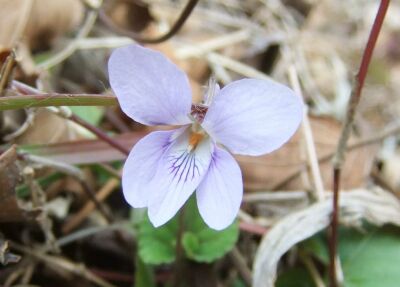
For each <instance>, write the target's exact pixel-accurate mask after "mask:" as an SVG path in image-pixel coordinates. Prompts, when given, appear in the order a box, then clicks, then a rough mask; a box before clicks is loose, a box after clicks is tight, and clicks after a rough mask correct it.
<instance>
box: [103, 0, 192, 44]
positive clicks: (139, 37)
mask: <svg viewBox="0 0 400 287" xmlns="http://www.w3.org/2000/svg"><path fill="white" fill-rule="evenodd" d="M197 2H199V0H189V1H188V3H187V4H186V6H185V8H184V9H183V11H182V13H181V14H180V15H179V17H178V20H176V22H175V23H174V25H173V26H172V27H171V29H170V30H169V31H168V32H167V33H165V34H164V35H161V36H158V37H155V38H147V37H144V36H142V35H140V34H137V33H135V32H132V31H128V30H125V29H122V28H120V27H118V26H117V25H115V24H114V22H113V21H112V20H111V19H110V18H109V17H108V16H107V14H106V13H105V12H104V10H101V11H100V13H99V17H100V20H101V21H102V22H103V23H104V24H105V25H106V26H108V27H109V28H110V29H112V30H114V31H115V32H117V33H118V34H120V35H124V36H127V37H130V38H132V39H134V40H135V41H137V42H140V43H149V44H157V43H161V42H164V41H166V40H168V39H169V38H171V37H172V36H174V35H175V34H176V33H178V31H179V30H180V29H181V28H182V26H183V24H185V22H186V20H187V19H188V18H189V16H190V14H191V13H192V11H193V9H194V7H196V4H197Z"/></svg>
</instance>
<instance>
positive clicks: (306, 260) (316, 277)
mask: <svg viewBox="0 0 400 287" xmlns="http://www.w3.org/2000/svg"><path fill="white" fill-rule="evenodd" d="M299 258H300V260H301V261H302V262H303V264H304V265H305V267H306V268H307V270H308V272H310V275H311V278H312V279H313V281H314V283H315V286H316V287H325V283H324V280H323V279H322V277H321V275H320V274H319V272H318V269H317V267H316V266H315V264H314V262H313V261H312V259H311V258H310V256H309V255H308V254H305V253H304V252H299Z"/></svg>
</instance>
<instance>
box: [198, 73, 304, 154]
mask: <svg viewBox="0 0 400 287" xmlns="http://www.w3.org/2000/svg"><path fill="white" fill-rule="evenodd" d="M302 109H303V103H302V100H301V99H300V97H298V96H297V95H296V94H295V93H294V92H293V91H292V90H290V89H289V88H287V87H286V86H284V85H281V84H278V83H275V82H272V81H265V80H257V79H243V80H239V81H236V82H233V83H231V84H229V85H227V86H225V87H224V88H223V89H222V90H221V92H220V93H219V94H218V95H216V96H215V99H214V102H213V103H212V104H211V106H210V107H209V109H208V111H207V113H206V116H205V118H204V121H203V123H202V126H203V128H204V129H205V130H206V131H207V132H208V133H209V134H210V135H211V136H212V137H214V138H215V139H216V140H217V141H218V142H220V143H222V144H223V145H225V146H226V147H227V148H228V149H229V150H230V151H231V152H232V153H236V154H243V155H261V154H265V153H269V152H271V151H274V150H276V149H278V148H279V147H280V146H282V145H283V144H284V143H285V142H286V141H288V140H289V138H290V137H291V136H292V135H293V134H294V133H295V131H296V130H297V128H298V126H299V124H300V122H301V119H302Z"/></svg>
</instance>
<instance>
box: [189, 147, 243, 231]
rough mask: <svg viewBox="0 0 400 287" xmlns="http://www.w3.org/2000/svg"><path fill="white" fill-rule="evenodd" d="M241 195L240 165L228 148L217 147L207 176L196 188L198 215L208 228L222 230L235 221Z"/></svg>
mask: <svg viewBox="0 0 400 287" xmlns="http://www.w3.org/2000/svg"><path fill="white" fill-rule="evenodd" d="M242 196H243V182H242V173H241V171H240V168H239V165H238V164H237V162H236V160H235V159H234V158H233V157H232V155H230V154H229V153H228V152H227V151H225V150H223V149H221V148H219V147H216V148H215V151H214V153H213V157H212V160H211V163H210V167H209V169H208V171H207V175H206V176H205V177H204V179H203V181H202V182H201V184H200V185H199V187H198V188H197V191H196V198H197V205H198V207H199V211H200V214H201V216H202V217H203V219H204V221H205V222H206V223H207V225H208V226H209V227H211V228H213V229H216V230H221V229H225V228H226V227H228V226H229V225H230V224H232V222H233V221H234V220H235V218H236V216H237V214H238V212H239V207H240V203H241V201H242Z"/></svg>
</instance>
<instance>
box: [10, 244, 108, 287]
mask: <svg viewBox="0 0 400 287" xmlns="http://www.w3.org/2000/svg"><path fill="white" fill-rule="evenodd" d="M10 245H11V247H12V248H14V249H16V250H17V251H19V252H23V253H25V254H28V255H30V256H32V257H34V258H36V259H38V260H40V261H42V262H43V263H45V264H46V265H47V266H49V267H50V268H52V269H53V270H56V271H57V270H59V269H62V270H65V271H68V272H70V273H72V274H76V275H78V276H81V277H83V278H85V279H86V280H88V281H90V282H93V283H94V284H96V285H98V286H101V287H115V286H114V285H112V284H110V283H108V282H107V281H105V280H103V279H102V278H100V277H98V276H97V275H95V274H94V273H92V272H90V271H89V270H88V269H87V268H86V267H85V266H83V265H82V264H77V263H75V262H72V261H69V260H67V259H65V258H61V257H56V256H52V255H47V254H44V253H40V252H38V251H35V250H33V249H29V248H26V247H24V246H22V245H20V244H18V243H16V242H10Z"/></svg>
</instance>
